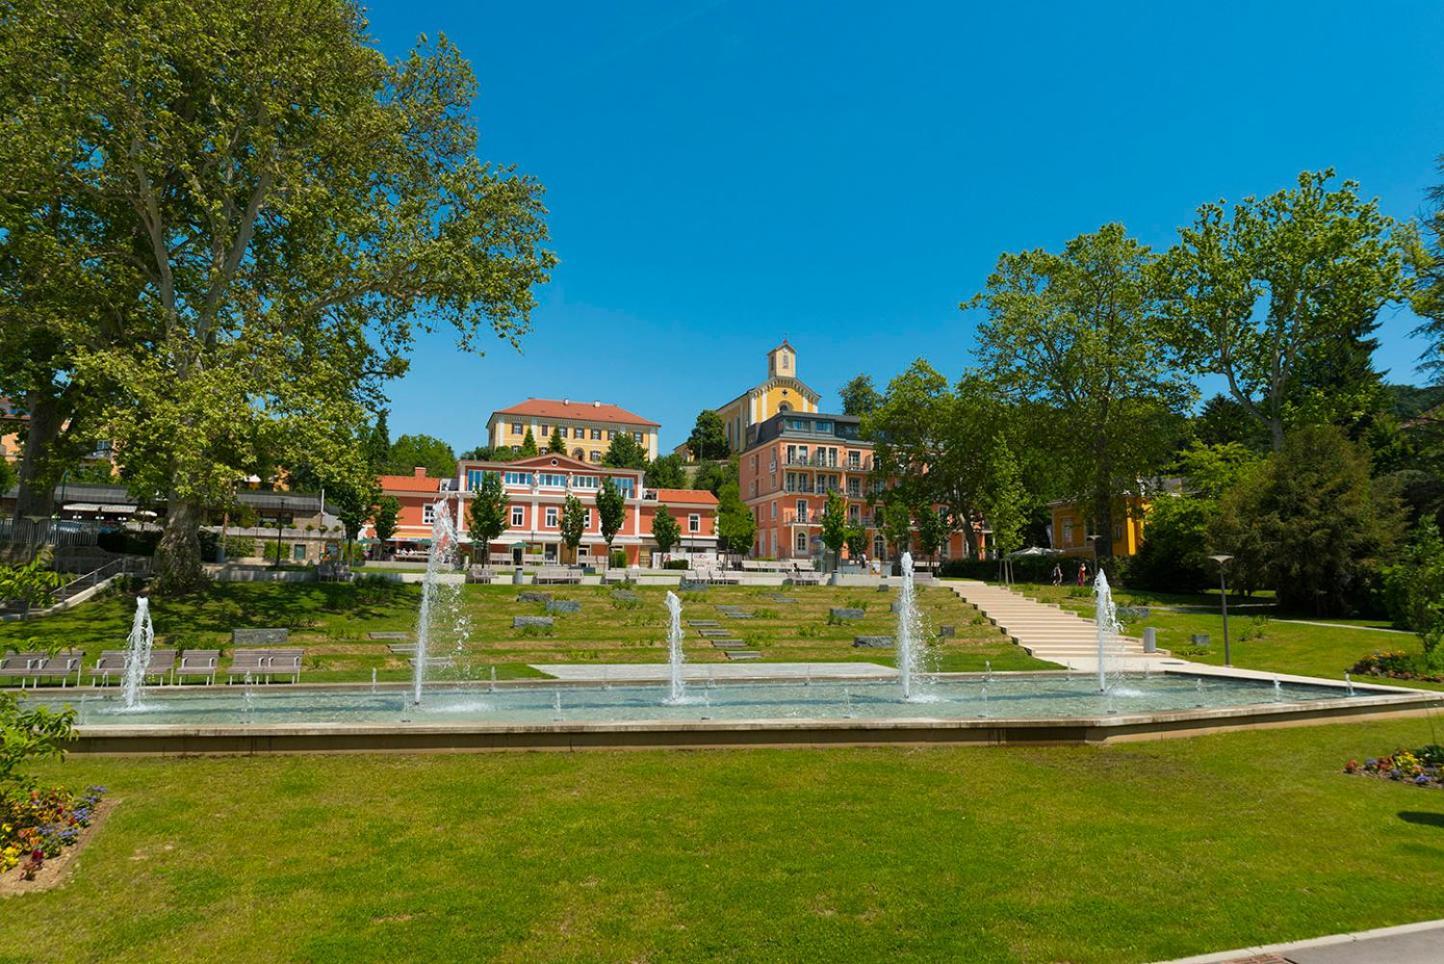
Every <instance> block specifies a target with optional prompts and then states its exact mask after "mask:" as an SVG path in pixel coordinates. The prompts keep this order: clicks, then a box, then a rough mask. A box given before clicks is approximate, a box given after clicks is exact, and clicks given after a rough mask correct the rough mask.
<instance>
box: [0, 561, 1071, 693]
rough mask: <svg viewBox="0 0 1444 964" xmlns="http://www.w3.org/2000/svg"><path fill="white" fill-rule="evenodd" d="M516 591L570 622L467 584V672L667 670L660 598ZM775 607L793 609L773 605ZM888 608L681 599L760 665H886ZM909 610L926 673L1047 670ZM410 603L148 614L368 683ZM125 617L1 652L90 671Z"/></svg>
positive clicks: (820, 601)
mask: <svg viewBox="0 0 1444 964" xmlns="http://www.w3.org/2000/svg"><path fill="white" fill-rule="evenodd" d="M523 588H525V589H528V590H531V589H539V590H541V591H547V592H551V593H552V594H553V596H554V597H555V598H557V599H572V600H576V601H578V602H579V603H581V607H582V608H581V611H580V612H578V613H571V614H567V613H561V614H556V615H555V616H554V617H553V618H554V620H555V624H554V627H553V629H552V630H551V631H550V632H547V633H545V634H542V635H530V634H528V633H527V632H525V631H521V630H516V629H513V628H512V619H513V617H515V616H519V615H531V616H535V615H542V614H544V612H545V607H544V606H543V605H542V604H540V603H522V602H518V601H517V593H518V588H517V587H515V586H510V585H506V586H475V585H473V586H466V587H465V588H464V590H463V594H462V605H463V608H464V611H465V613H466V616H467V618H468V620H469V621H470V626H471V629H470V636H469V641H468V643H467V654H468V655H466V656H465V657H464V660H463V662H464V663H465V664H466V665H467V666H468V667H469V669H470V671H471V672H472V673H474V674H481V675H485V674H486V673H488V671H489V668H490V667H492V666H495V667H497V675H498V676H500V677H502V678H506V677H515V676H526V675H532V676H534V675H538V674H537V673H536V671H535V670H532V669H530V668H529V664H532V663H556V662H569V663H577V662H609V663H641V662H661V661H663V660H665V659H666V642H665V640H666V623H667V612H666V607H665V605H664V602H663V599H664V596H665V594H666V590H665V589H664V588H660V587H645V588H636V589H634V590H632V591H633V592H634V593H635V594H636V596H637V601H636V602H635V603H627V602H624V601H621V600H616V599H614V596H613V591H612V589H611V588H608V587H602V586H568V587H557V588H552V589H548V588H547V587H530V586H528V587H523ZM775 595H781V596H782V597H783V598H785V599H790V600H793V602H779V601H778V600H777V599H775V598H773V597H774V596H775ZM894 598H896V594H895V593H891V592H890V593H880V592H876V591H874V590H871V589H868V590H862V589H847V588H834V587H828V586H820V587H799V588H793V589H781V588H779V587H743V586H718V587H713V588H711V589H708V590H705V591H702V592H687V593H684V594H683V602H684V605H685V613H684V616H685V618H688V619H713V620H716V621H717V622H719V623H720V624H721V625H722V627H723V628H725V629H728V630H730V631H732V632H733V633H734V635H736V636H737V637H739V638H741V639H743V640H744V641H745V642H747V643H748V644H749V645H751V646H752V647H753V648H755V649H757V650H759V651H760V652H761V653H762V659H763V660H770V661H794V660H795V661H857V660H870V661H874V662H881V663H890V662H891V660H892V653H891V651H890V650H881V649H855V648H854V647H853V646H852V641H853V638H854V637H855V636H859V635H890V634H891V633H892V632H893V630H894V623H895V617H894V616H893V614H892V613H891V611H890V608H889V604H890V603H891V602H892V600H893V599H894ZM918 599H919V602H920V605H921V607H922V609H923V611H924V614H925V616H926V618H927V621H928V623H929V624H930V625H932V626H942V625H952V626H954V627H955V630H956V633H957V636H956V638H953V639H946V640H941V641H940V642H939V644H938V645H937V646H936V647H934V650H933V652H934V655H935V659H936V663H937V668H939V669H942V670H949V671H967V670H981V669H983V668H984V665H985V663H987V662H991V664H992V666H993V668H994V669H996V670H1015V669H1041V668H1052V665H1053V664H1051V663H1045V662H1042V661H1039V660H1035V659H1033V658H1032V657H1030V656H1028V655H1027V653H1025V652H1023V651H1022V650H1021V649H1019V648H1018V647H1017V646H1015V645H1013V644H1012V643H1011V642H1010V641H1009V640H1008V639H1007V638H1006V637H1004V636H1003V635H1002V634H1001V633H1000V632H998V631H997V630H996V629H995V628H994V627H993V626H991V625H990V624H988V623H987V621H986V620H984V619H983V618H982V617H981V616H980V615H979V614H978V612H977V610H976V609H974V608H973V607H972V606H969V605H968V604H966V603H964V602H963V601H962V600H960V599H959V598H958V597H957V596H956V595H954V594H953V593H952V592H951V591H949V590H947V589H944V588H940V587H932V588H923V589H920V590H919V593H918ZM419 600H420V588H419V587H418V586H415V585H408V586H403V585H399V584H380V585H377V584H358V585H335V584H322V583H224V584H217V585H214V586H212V587H211V588H210V590H208V591H207V592H205V593H203V594H198V595H196V596H190V597H184V598H179V599H167V598H164V597H155V598H153V599H152V603H151V609H152V613H153V618H154V623H155V629H156V643H157V645H159V646H171V647H180V648H215V647H218V646H219V647H228V646H229V644H230V631H231V630H232V629H233V628H236V627H244V626H285V627H288V628H290V629H291V645H295V646H301V647H304V648H305V650H306V669H305V673H304V678H305V679H307V680H310V681H313V682H328V681H343V680H366V679H370V677H371V672H372V670H373V669H374V670H376V672H377V676H378V678H379V679H383V680H388V679H390V680H395V679H402V678H405V677H407V676H408V675H409V674H410V668H409V664H408V662H407V657H406V656H405V655H397V654H393V653H390V652H389V651H388V649H387V645H388V642H389V641H387V640H372V639H369V638H368V637H367V634H368V633H371V632H378V631H406V632H411V631H413V630H414V629H415V625H416V610H417V605H418V602H419ZM719 605H735V606H740V607H742V608H743V609H744V610H746V611H748V612H751V613H752V614H753V616H754V618H752V619H745V620H741V619H737V620H734V619H729V618H728V617H726V616H724V615H722V614H721V613H719V612H718V609H717V607H718V606H719ZM133 606H134V602H133V600H132V599H130V598H129V597H125V596H121V595H114V596H111V597H109V598H106V599H102V600H97V601H94V602H90V603H85V604H82V605H80V606H78V607H76V608H75V609H73V610H70V611H68V612H64V613H57V614H56V615H54V616H47V617H43V618H40V619H35V620H31V621H28V622H23V623H16V622H11V623H3V624H0V647H13V648H43V647H45V646H47V645H58V646H64V647H69V646H74V647H78V648H81V649H84V650H85V652H86V665H87V667H88V666H90V665H93V663H94V660H95V658H96V657H97V656H98V655H99V653H100V651H101V650H102V649H121V648H124V645H125V638H126V634H127V633H128V632H129V629H130V621H131V615H132V611H133ZM833 607H847V608H860V609H865V610H866V613H865V615H864V617H863V618H862V619H858V620H855V621H849V622H845V623H830V622H829V620H828V610H829V609H830V608H833ZM451 645H452V643H451V641H449V640H445V641H442V642H441V645H440V646H439V647H438V649H437V650H436V651H438V652H446V651H448V650H449V649H450V647H451ZM686 656H687V659H688V660H690V661H693V662H699V663H705V662H722V661H724V660H725V657H724V656H723V655H722V653H721V652H720V651H719V650H717V649H715V648H713V647H712V645H711V644H710V643H708V642H707V641H706V640H704V639H702V638H701V637H700V636H699V635H698V633H697V632H696V630H693V629H689V630H688V638H687V644H686ZM223 665H224V663H223Z"/></svg>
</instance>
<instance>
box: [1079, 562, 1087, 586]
mask: <svg viewBox="0 0 1444 964" xmlns="http://www.w3.org/2000/svg"><path fill="white" fill-rule="evenodd" d="M1078 585H1080V586H1086V585H1088V563H1086V562H1080V563H1078Z"/></svg>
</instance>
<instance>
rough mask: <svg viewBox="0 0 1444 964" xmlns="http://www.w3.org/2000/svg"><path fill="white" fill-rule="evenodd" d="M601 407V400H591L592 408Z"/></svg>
mask: <svg viewBox="0 0 1444 964" xmlns="http://www.w3.org/2000/svg"><path fill="white" fill-rule="evenodd" d="M601 407H602V403H601V402H598V401H594V402H592V408H601Z"/></svg>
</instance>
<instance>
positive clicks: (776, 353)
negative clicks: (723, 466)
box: [717, 339, 822, 452]
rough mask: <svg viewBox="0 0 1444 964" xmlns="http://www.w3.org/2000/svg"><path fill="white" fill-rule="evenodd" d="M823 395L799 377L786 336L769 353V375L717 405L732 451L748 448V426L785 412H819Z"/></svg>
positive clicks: (795, 360)
mask: <svg viewBox="0 0 1444 964" xmlns="http://www.w3.org/2000/svg"><path fill="white" fill-rule="evenodd" d="M821 398H822V396H821V395H819V394H817V392H815V391H813V390H812V389H811V388H808V387H807V385H805V384H803V382H802V380H801V379H799V378H798V377H797V351H796V349H794V348H793V347H792V346H791V345H790V344H788V343H787V341H786V340H785V339H784V340H783V342H782V344H780V345H778V346H777V347H776V348H774V349H772V350H771V351H769V352H768V353H767V379H766V380H765V381H763V382H760V383H758V384H756V385H753V386H752V387H751V388H749V389H747V391H745V392H743V393H742V394H741V395H738V396H737V397H736V398H734V399H732V401H730V402H728V403H727V404H725V405H723V406H721V407H720V408H718V409H717V414H718V415H720V416H721V417H722V426H723V428H724V430H725V431H726V433H727V444H728V445H729V446H731V448H732V451H733V452H741V451H743V450H744V449H746V448H747V446H748V444H749V441H748V432H749V430H750V429H751V428H752V427H753V426H755V425H758V424H760V423H762V422H765V421H766V420H767V419H769V418H772V417H773V416H775V415H779V414H782V413H785V412H816V411H817V403H818V402H819V401H820V400H821Z"/></svg>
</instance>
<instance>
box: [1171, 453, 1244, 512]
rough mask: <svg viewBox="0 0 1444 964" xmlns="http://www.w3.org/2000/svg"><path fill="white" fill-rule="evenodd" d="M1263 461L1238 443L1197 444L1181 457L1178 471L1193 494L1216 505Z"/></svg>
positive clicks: (1179, 457) (1180, 455)
mask: <svg viewBox="0 0 1444 964" xmlns="http://www.w3.org/2000/svg"><path fill="white" fill-rule="evenodd" d="M1259 462H1260V458H1259V456H1258V455H1257V454H1256V453H1255V452H1254V450H1253V449H1250V448H1249V447H1248V446H1246V445H1244V444H1242V443H1239V442H1224V443H1222V444H1217V445H1205V444H1203V443H1202V442H1198V441H1194V442H1191V443H1189V446H1188V448H1187V449H1185V450H1184V451H1183V452H1181V453H1180V454H1179V456H1178V471H1179V474H1180V475H1182V476H1183V478H1184V481H1185V484H1186V485H1187V486H1188V489H1189V491H1190V492H1192V493H1193V494H1195V495H1196V496H1197V497H1198V498H1200V499H1203V500H1205V501H1209V502H1214V501H1217V500H1218V499H1219V498H1221V497H1222V496H1223V494H1224V493H1225V492H1227V491H1228V490H1229V489H1231V488H1233V487H1234V486H1235V485H1237V484H1238V482H1239V480H1241V479H1243V478H1244V477H1245V476H1247V475H1248V474H1249V473H1250V472H1252V471H1253V470H1254V469H1255V468H1256V467H1257V466H1258V464H1259Z"/></svg>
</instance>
